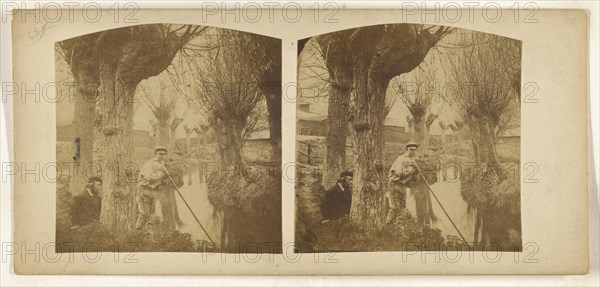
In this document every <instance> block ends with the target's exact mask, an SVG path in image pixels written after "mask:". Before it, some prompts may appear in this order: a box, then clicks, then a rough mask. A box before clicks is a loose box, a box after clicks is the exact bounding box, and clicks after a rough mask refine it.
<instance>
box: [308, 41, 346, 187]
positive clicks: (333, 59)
mask: <svg viewBox="0 0 600 287" xmlns="http://www.w3.org/2000/svg"><path fill="white" fill-rule="evenodd" d="M353 32H354V30H353V29H350V30H344V31H339V32H335V33H330V34H325V35H321V36H318V37H316V38H315V41H316V42H317V44H318V45H319V47H320V50H321V53H322V57H323V59H324V60H325V65H326V66H327V71H328V74H329V82H330V93H329V94H330V96H329V99H328V106H327V134H326V138H325V143H326V147H327V149H326V154H325V166H324V168H323V181H322V183H323V185H324V186H325V188H329V187H330V186H332V185H334V184H335V183H336V181H337V179H338V178H339V175H340V173H341V172H342V171H343V170H344V169H345V168H346V138H347V137H348V127H349V123H348V115H349V112H350V93H351V91H352V81H353V78H352V59H351V58H350V57H349V53H350V50H349V46H348V41H349V39H350V36H351V35H352V33H353Z"/></svg>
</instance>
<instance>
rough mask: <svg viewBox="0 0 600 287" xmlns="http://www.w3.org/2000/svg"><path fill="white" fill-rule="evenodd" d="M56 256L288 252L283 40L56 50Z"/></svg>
mask: <svg viewBox="0 0 600 287" xmlns="http://www.w3.org/2000/svg"><path fill="white" fill-rule="evenodd" d="M56 80H57V82H58V83H59V85H60V86H65V85H64V84H69V83H70V84H71V86H72V87H73V89H72V96H71V97H69V99H65V100H63V101H61V102H60V103H58V104H57V142H56V146H57V161H59V162H64V163H70V164H71V165H72V167H73V168H72V169H71V170H72V173H71V174H70V175H69V176H68V177H61V178H60V180H59V182H58V183H57V203H56V204H57V206H56V208H57V211H56V242H57V244H56V249H57V251H58V252H82V251H83V250H89V249H86V248H89V247H90V245H93V246H92V247H93V250H98V251H139V252H149V251H163V252H177V251H181V252H202V251H210V252H231V253H238V252H245V253H279V252H281V248H282V247H281V245H282V244H281V173H280V172H281V169H280V166H281V41H280V40H279V39H275V38H270V37H266V36H261V35H257V34H251V33H246V32H240V31H235V30H228V29H221V28H214V27H207V26H196V25H180V24H147V25H138V26H131V27H123V28H118V29H113V30H106V31H101V32H97V33H93V34H88V35H83V36H79V37H75V38H71V39H67V40H63V41H61V42H58V43H56Z"/></svg>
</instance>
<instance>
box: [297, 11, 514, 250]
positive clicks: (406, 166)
mask: <svg viewBox="0 0 600 287" xmlns="http://www.w3.org/2000/svg"><path fill="white" fill-rule="evenodd" d="M298 46H299V50H298V87H299V89H300V92H299V93H298V95H299V100H298V102H297V105H296V115H297V129H296V136H297V139H296V159H297V165H296V167H297V174H298V176H297V181H296V224H295V226H296V230H295V232H296V234H295V238H296V249H297V250H298V252H327V251H348V252H350V251H400V250H416V251H419V250H448V249H450V250H456V249H457V248H458V249H459V250H460V249H461V248H464V249H466V248H468V249H471V250H500V251H521V250H522V243H521V203H520V202H521V200H520V179H519V178H520V172H519V171H520V169H519V162H520V120H521V112H520V111H521V106H520V86H521V42H520V41H518V40H514V39H510V38H505V37H502V36H499V35H493V34H488V33H483V32H478V31H472V30H465V29H458V28H453V27H444V26H434V25H420V24H419V25H417V24H406V23H405V24H386V25H376V26H366V27H360V28H355V29H349V30H343V31H337V32H332V33H328V34H322V35H317V36H314V37H311V38H308V39H303V40H300V41H299V45H298Z"/></svg>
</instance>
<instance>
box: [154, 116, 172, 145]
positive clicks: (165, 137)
mask: <svg viewBox="0 0 600 287" xmlns="http://www.w3.org/2000/svg"><path fill="white" fill-rule="evenodd" d="M170 121H171V117H164V118H163V117H161V118H159V119H157V122H158V141H157V145H159V146H164V147H166V148H167V150H168V152H169V153H171V152H172V150H171V149H169V142H170V138H171V130H170V129H169V122H170Z"/></svg>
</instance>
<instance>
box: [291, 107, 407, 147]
mask: <svg viewBox="0 0 600 287" xmlns="http://www.w3.org/2000/svg"><path fill="white" fill-rule="evenodd" d="M384 125H385V126H384V128H383V134H384V137H385V141H386V142H408V140H409V134H408V132H406V130H405V127H403V126H402V125H401V121H400V120H398V119H396V118H393V117H392V118H391V117H388V118H386V120H385V123H384ZM348 128H350V127H348ZM296 133H297V134H298V135H302V136H321V137H324V136H326V135H327V115H324V114H321V113H317V112H313V111H311V110H310V104H308V103H298V109H297V110H296ZM348 135H350V131H348Z"/></svg>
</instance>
